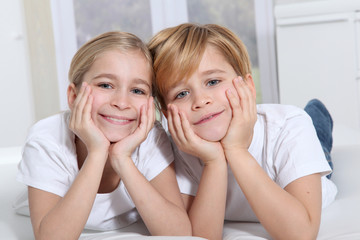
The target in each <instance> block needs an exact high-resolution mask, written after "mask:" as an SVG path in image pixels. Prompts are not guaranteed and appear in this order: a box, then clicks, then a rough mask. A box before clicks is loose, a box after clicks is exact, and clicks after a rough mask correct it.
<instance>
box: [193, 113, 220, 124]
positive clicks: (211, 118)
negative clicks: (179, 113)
mask: <svg viewBox="0 0 360 240" xmlns="http://www.w3.org/2000/svg"><path fill="white" fill-rule="evenodd" d="M223 112H224V110H223V111H221V112H217V113H211V114H208V115H206V116H205V117H203V118H202V119H200V121H198V122H196V123H194V125H199V124H202V123H206V122H209V121H211V120H213V119H214V118H216V117H218V116H219V115H220V114H222V113H223Z"/></svg>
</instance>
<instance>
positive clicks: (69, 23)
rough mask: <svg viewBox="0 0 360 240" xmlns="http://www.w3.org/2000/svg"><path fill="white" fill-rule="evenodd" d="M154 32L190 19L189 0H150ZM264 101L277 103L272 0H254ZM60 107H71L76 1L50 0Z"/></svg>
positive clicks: (277, 91)
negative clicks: (70, 72)
mask: <svg viewBox="0 0 360 240" xmlns="http://www.w3.org/2000/svg"><path fill="white" fill-rule="evenodd" d="M149 1H150V11H151V20H152V33H153V34H155V33H157V32H158V31H160V30H161V29H163V28H166V27H171V26H175V25H178V24H180V23H183V22H187V21H188V13H187V5H186V4H187V0H177V1H167V0H149ZM254 7H255V9H254V11H255V23H256V37H257V47H258V54H259V56H258V58H259V69H260V83H261V90H262V102H263V103H278V102H279V90H278V80H277V64H276V49H275V28H274V26H275V23H274V14H273V1H272V0H254ZM51 11H52V14H51V15H52V20H53V29H54V41H55V51H56V65H57V77H58V86H59V96H60V109H61V110H66V109H68V104H67V97H66V91H67V86H68V77H67V75H68V71H69V67H70V62H71V59H72V57H73V55H74V54H75V52H76V50H77V44H76V27H75V16H74V7H73V0H62V1H57V0H51Z"/></svg>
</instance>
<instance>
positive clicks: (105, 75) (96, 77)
mask: <svg viewBox="0 0 360 240" xmlns="http://www.w3.org/2000/svg"><path fill="white" fill-rule="evenodd" d="M98 78H109V79H111V80H116V79H117V77H116V76H115V75H114V74H110V73H100V74H98V75H96V76H95V77H94V78H93V79H98ZM133 81H134V82H135V83H136V84H143V85H146V86H148V87H149V88H151V85H150V84H149V83H148V82H147V81H146V80H144V79H141V78H135V79H133Z"/></svg>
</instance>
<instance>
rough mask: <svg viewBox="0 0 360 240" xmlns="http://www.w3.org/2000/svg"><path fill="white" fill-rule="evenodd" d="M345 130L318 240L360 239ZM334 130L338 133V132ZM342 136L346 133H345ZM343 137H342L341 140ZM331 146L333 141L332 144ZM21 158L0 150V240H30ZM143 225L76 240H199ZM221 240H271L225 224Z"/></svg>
mask: <svg viewBox="0 0 360 240" xmlns="http://www.w3.org/2000/svg"><path fill="white" fill-rule="evenodd" d="M344 128H346V127H335V128H334V131H335V133H334V135H335V139H334V140H336V143H338V144H337V145H335V146H334V149H333V152H332V156H333V161H334V173H333V176H332V179H333V181H334V182H335V184H336V185H337V187H338V195H337V197H336V199H335V201H334V202H333V203H332V204H331V205H330V206H328V207H327V208H326V209H324V210H323V213H322V221H321V225H320V231H319V235H318V240H356V239H360V204H359V203H360V180H359V174H358V172H359V169H360V134H359V133H358V132H354V131H351V130H349V131H343V129H344ZM337 130H341V132H340V133H339V132H338V131H337ZM345 133H346V134H345ZM343 137H344V138H343ZM334 143H335V141H334ZM20 159H21V148H20V147H13V148H5V149H1V148H0V178H1V181H0V191H1V195H0V212H1V214H0V240H32V239H34V236H33V233H32V228H31V223H30V218H29V217H25V216H20V215H17V214H16V213H15V211H14V209H13V208H12V203H13V201H14V199H15V198H16V197H17V195H18V194H19V193H20V192H21V191H22V190H23V188H24V186H23V185H22V184H21V183H19V182H17V181H16V180H15V176H16V172H17V167H16V164H17V163H18V162H19V161H20ZM147 234H148V233H147V230H146V228H145V226H144V225H143V223H141V222H138V223H135V224H132V225H130V226H129V227H126V228H124V229H121V231H116V232H106V233H96V232H84V233H83V234H82V236H81V238H80V239H82V240H85V239H93V240H100V239H102V240H110V239H111V240H116V239H134V240H138V239H149V240H150V239H151V240H157V239H159V240H163V239H169V240H172V239H174V240H182V239H201V238H195V237H149V236H146V235H147ZM223 236H224V238H223V239H225V240H236V239H244V240H246V239H247V240H259V239H271V238H270V237H269V235H268V234H267V232H266V231H265V229H264V228H263V227H262V226H261V225H260V224H259V223H244V222H241V223H240V222H226V223H225V226H224V235H223Z"/></svg>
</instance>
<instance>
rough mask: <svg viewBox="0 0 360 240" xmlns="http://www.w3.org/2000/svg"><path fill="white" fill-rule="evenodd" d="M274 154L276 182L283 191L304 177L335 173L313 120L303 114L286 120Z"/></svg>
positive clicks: (301, 112) (300, 113)
mask: <svg viewBox="0 0 360 240" xmlns="http://www.w3.org/2000/svg"><path fill="white" fill-rule="evenodd" d="M273 154H274V156H273V159H274V160H273V161H274V167H275V171H276V173H277V174H276V179H275V182H277V183H278V184H279V185H280V186H281V187H282V188H284V187H286V186H287V185H288V184H289V183H291V182H292V181H294V180H296V179H298V178H300V177H304V176H307V175H310V174H314V173H320V174H321V175H322V176H324V175H327V174H329V173H330V172H331V168H330V166H329V164H328V163H327V161H326V159H325V155H324V152H323V150H322V147H321V144H320V141H319V139H318V137H317V135H316V131H315V128H314V126H313V123H312V120H311V118H310V116H308V115H307V114H306V113H305V112H304V111H302V110H299V114H296V115H294V116H292V117H289V118H288V119H286V122H285V124H284V125H283V128H282V129H281V131H280V133H279V137H278V140H277V142H276V144H275V147H274V152H273Z"/></svg>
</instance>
